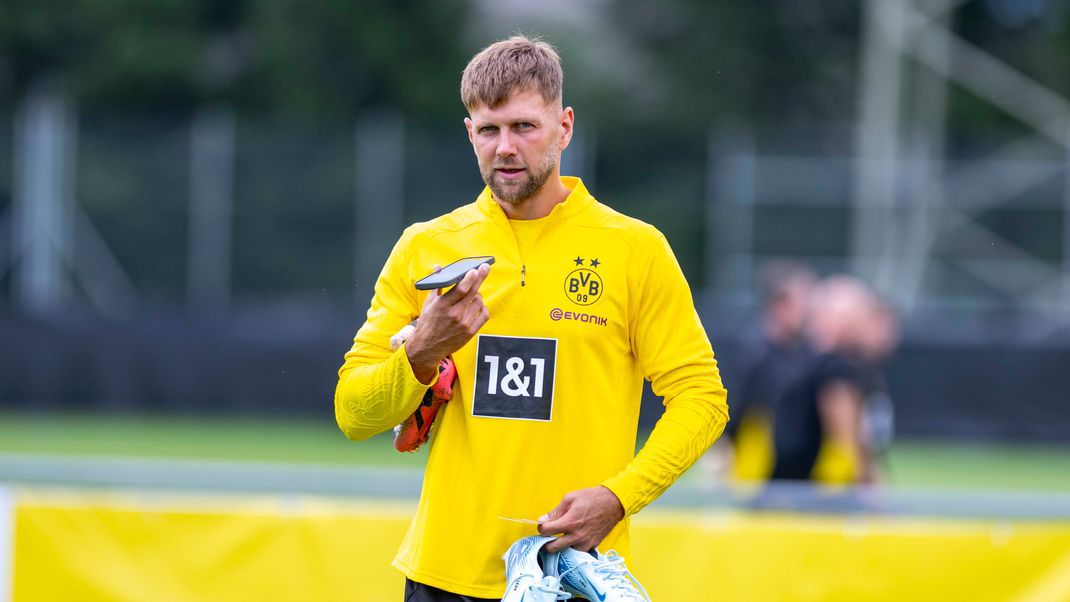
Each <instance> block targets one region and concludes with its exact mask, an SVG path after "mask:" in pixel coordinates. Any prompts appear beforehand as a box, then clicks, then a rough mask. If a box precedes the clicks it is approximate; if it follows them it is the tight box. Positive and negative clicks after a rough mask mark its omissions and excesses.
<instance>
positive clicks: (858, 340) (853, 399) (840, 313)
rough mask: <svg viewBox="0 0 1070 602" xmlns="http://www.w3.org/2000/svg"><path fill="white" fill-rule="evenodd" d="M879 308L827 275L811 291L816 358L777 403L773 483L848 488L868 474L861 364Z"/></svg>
mask: <svg viewBox="0 0 1070 602" xmlns="http://www.w3.org/2000/svg"><path fill="white" fill-rule="evenodd" d="M876 303H877V299H876V296H875V295H874V294H873V293H872V292H871V291H870V290H869V288H868V287H866V286H865V285H864V284H863V283H862V282H860V281H859V280H857V279H855V278H852V277H850V276H843V275H837V276H830V277H828V278H826V279H825V280H823V281H821V282H820V283H818V285H817V286H816V287H815V289H814V292H813V296H812V300H811V304H810V314H809V317H808V319H807V331H808V335H809V339H810V343H811V345H812V346H813V348H814V352H815V355H814V357H813V359H812V360H811V361H810V363H809V365H808V366H807V368H806V371H805V372H804V373H803V374H802V375H801V376H800V377H799V378H798V379H797V380H796V382H795V383H793V384H792V385H791V386H789V387H788V388H787V390H786V391H785V393H784V396H783V398H782V399H781V400H780V401H779V402H778V403H777V404H776V413H775V419H774V423H775V429H774V440H775V447H776V461H775V465H774V468H773V475H772V478H774V479H789V480H815V481H819V482H823V483H829V484H849V483H856V482H860V481H862V480H863V479H864V478H865V476H866V475H869V474H872V467H871V466H870V465H869V464H870V460H871V458H870V454H869V453H868V452H867V450H866V446H865V441H864V436H863V429H862V416H863V409H864V406H863V402H864V399H865V386H864V382H863V377H862V374H861V372H860V359H861V358H862V354H863V353H865V352H866V349H867V346H868V338H867V337H868V334H869V332H870V330H871V328H872V323H871V322H872V319H873V316H874V311H875V307H876ZM877 338H882V337H877ZM875 344H880V341H876V343H875Z"/></svg>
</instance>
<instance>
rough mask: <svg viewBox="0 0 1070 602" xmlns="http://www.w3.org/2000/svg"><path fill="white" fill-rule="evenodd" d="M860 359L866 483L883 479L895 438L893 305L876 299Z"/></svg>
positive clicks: (895, 325)
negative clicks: (888, 367) (889, 367)
mask: <svg viewBox="0 0 1070 602" xmlns="http://www.w3.org/2000/svg"><path fill="white" fill-rule="evenodd" d="M858 334H859V341H858V360H859V369H860V372H861V381H862V386H863V395H864V400H863V403H862V447H863V451H864V453H865V454H866V456H867V457H868V458H869V461H868V462H867V463H866V464H865V468H866V470H867V472H866V473H864V474H863V475H862V480H863V482H866V483H876V482H879V481H881V480H882V477H883V471H884V469H885V465H886V464H887V454H888V451H889V449H890V448H891V445H892V440H893V438H894V436H895V406H894V404H893V402H892V396H891V393H890V392H889V389H888V378H887V376H886V374H885V363H886V362H887V360H888V359H889V358H890V357H891V355H892V354H893V353H894V352H895V349H896V347H898V346H899V318H898V316H897V315H896V312H895V309H894V308H893V307H892V305H891V304H890V303H889V302H887V301H885V300H883V299H874V302H873V303H872V304H871V305H870V307H869V308H868V311H867V312H866V317H865V319H863V320H862V323H861V327H860V329H859V333H858Z"/></svg>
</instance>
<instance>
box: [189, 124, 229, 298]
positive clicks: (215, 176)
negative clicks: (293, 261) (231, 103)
mask: <svg viewBox="0 0 1070 602" xmlns="http://www.w3.org/2000/svg"><path fill="white" fill-rule="evenodd" d="M234 130H235V126H234V114H233V113H232V112H231V110H230V109H227V108H220V107H214V108H208V109H202V110H200V111H198V112H197V114H196V115H195V116H194V118H193V123H192V126H191V130H190V155H191V156H190V196H189V266H188V274H189V275H188V281H187V302H188V303H189V307H190V310H191V311H193V312H195V313H200V314H212V315H219V314H223V313H225V312H226V310H227V307H228V305H229V304H230V290H231V239H232V229H233V217H232V216H233V206H234V144H235V141H234V139H235V132H234Z"/></svg>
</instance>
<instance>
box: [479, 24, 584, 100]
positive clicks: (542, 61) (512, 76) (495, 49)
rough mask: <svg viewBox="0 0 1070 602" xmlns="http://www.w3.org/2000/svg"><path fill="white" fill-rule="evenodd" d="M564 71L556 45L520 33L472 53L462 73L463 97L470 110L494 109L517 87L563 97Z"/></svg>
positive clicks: (556, 97)
mask: <svg viewBox="0 0 1070 602" xmlns="http://www.w3.org/2000/svg"><path fill="white" fill-rule="evenodd" d="M563 80H564V73H563V72H562V71H561V57H559V56H558V55H557V51H556V50H554V48H553V46H551V45H549V44H547V43H546V42H544V41H542V40H540V39H538V38H535V39H532V38H529V37H527V36H523V35H516V36H513V37H511V38H509V39H506V40H501V41H500V42H495V43H493V44H491V45H490V46H487V47H486V48H484V49H483V50H481V51H480V52H479V54H477V55H475V56H474V57H472V60H471V61H469V62H468V66H467V67H465V68H464V74H462V75H461V101H462V102H464V106H465V108H466V109H468V110H469V111H472V110H473V109H475V108H476V107H478V106H479V105H486V106H487V107H489V108H491V109H494V108H497V107H498V106H500V105H501V104H502V103H504V102H505V100H506V98H508V97H509V94H511V93H513V92H514V91H517V90H524V89H528V88H531V89H534V90H536V91H538V92H539V94H541V95H542V98H543V100H545V101H546V102H547V103H552V102H555V101H556V102H560V101H561V87H562V81H563Z"/></svg>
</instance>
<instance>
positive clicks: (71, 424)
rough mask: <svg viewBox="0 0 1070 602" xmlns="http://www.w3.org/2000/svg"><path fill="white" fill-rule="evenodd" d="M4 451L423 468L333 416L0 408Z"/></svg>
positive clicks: (915, 471)
mask: <svg viewBox="0 0 1070 602" xmlns="http://www.w3.org/2000/svg"><path fill="white" fill-rule="evenodd" d="M0 453H36V454H70V455H78V456H87V455H100V456H131V457H158V458H187V459H223V460H253V461H263V462H296V463H316V464H335V465H362V466H402V467H403V466H407V467H419V466H422V465H423V464H424V462H425V460H426V453H425V452H421V453H417V454H400V453H398V452H396V451H394V448H393V446H392V445H391V435H390V434H389V433H386V434H383V435H378V436H376V437H373V438H372V439H370V440H368V441H360V442H355V441H348V440H346V438H345V437H344V436H343V435H342V434H341V432H339V430H338V429H337V427H335V425H334V424H333V422H331V421H330V420H322V421H314V420H310V419H288V420H283V419H265V418H254V419H250V418H235V417H202V418H191V417H181V418H169V417H160V416H152V417H131V416H121V417H115V416H100V415H68V414H48V415H40V414H19V413H11V412H7V413H0ZM886 467H887V470H886V471H885V472H886V476H887V482H889V483H891V484H893V485H900V486H906V487H941V488H976V489H1023V490H1025V489H1034V490H1047V491H1070V447H1056V446H1047V447H1045V446H1029V445H1010V444H990V445H977V444H961V443H949V442H942V441H904V442H900V443H897V444H896V445H895V446H893V448H892V450H891V452H890V453H889V457H888V462H887V464H886Z"/></svg>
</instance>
